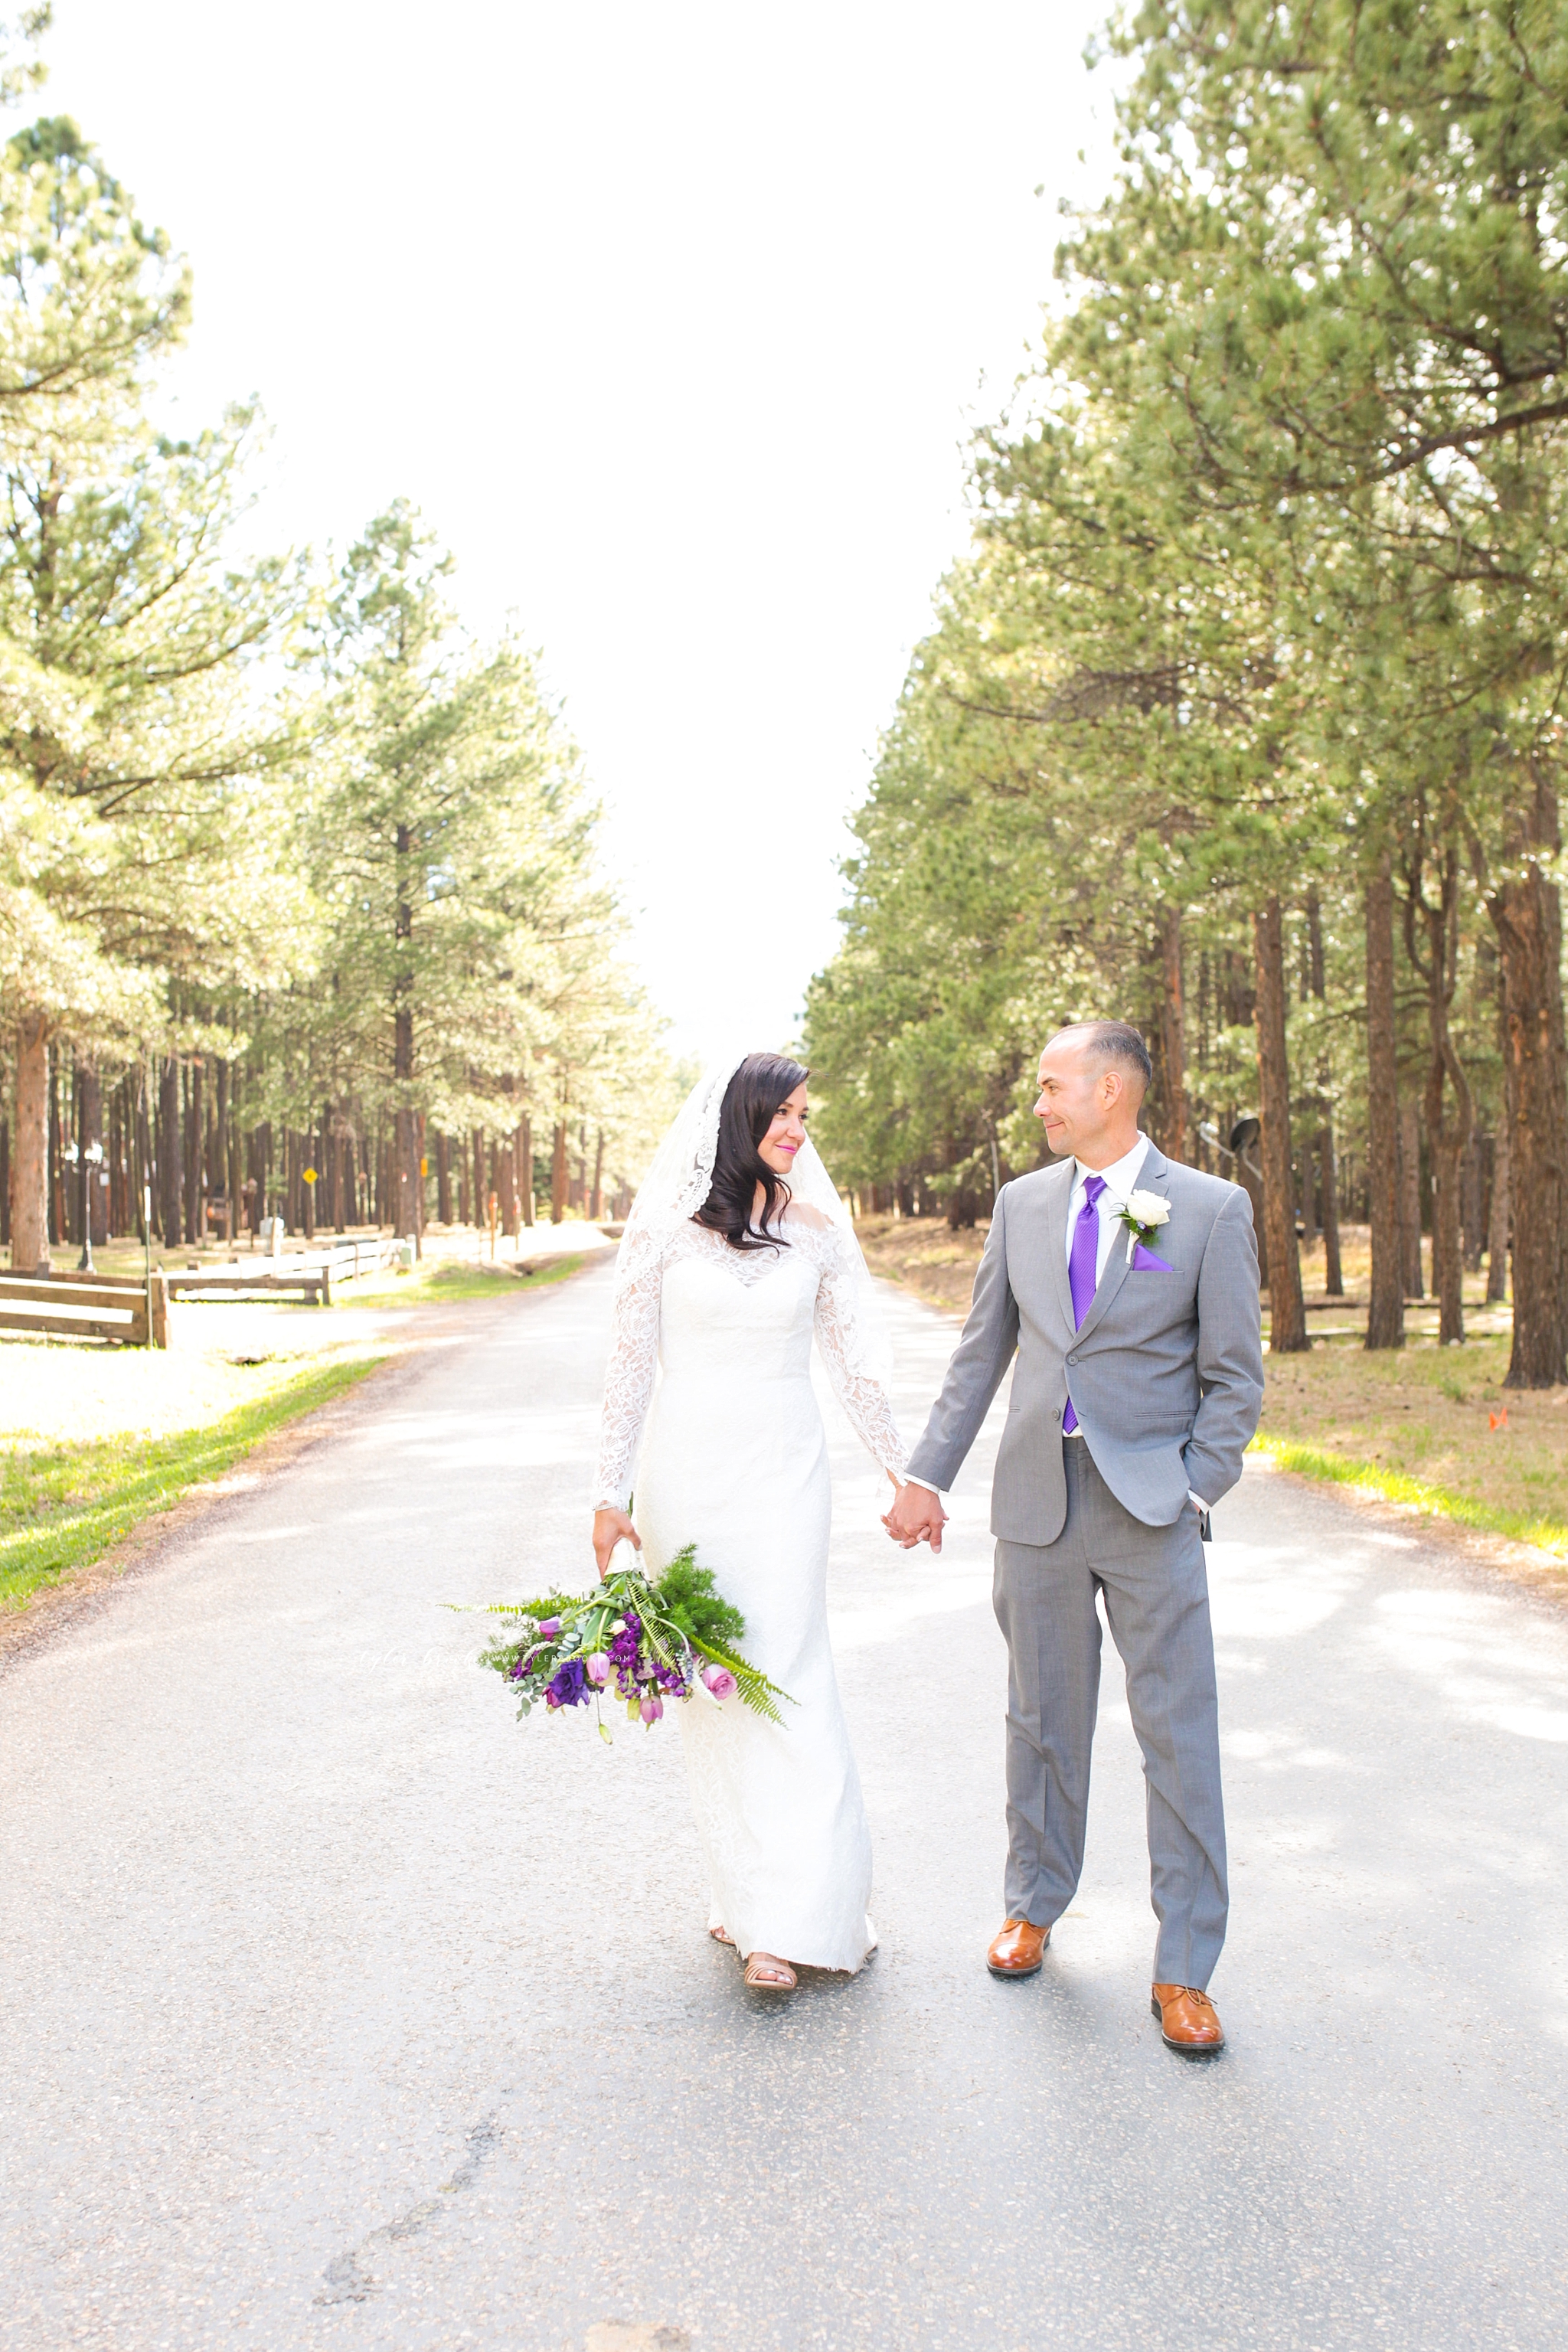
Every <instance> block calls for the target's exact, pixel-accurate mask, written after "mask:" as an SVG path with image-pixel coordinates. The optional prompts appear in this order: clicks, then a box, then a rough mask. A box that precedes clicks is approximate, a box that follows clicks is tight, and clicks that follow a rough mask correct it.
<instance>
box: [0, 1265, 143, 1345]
mask: <svg viewBox="0 0 1568 2352" xmlns="http://www.w3.org/2000/svg"><path fill="white" fill-rule="evenodd" d="M0 1331H51V1332H58V1334H60V1335H61V1336H62V1337H64V1338H67V1339H118V1340H119V1341H120V1342H121V1345H122V1346H124V1347H128V1348H147V1347H153V1348H166V1347H167V1346H168V1344H169V1291H168V1286H167V1283H166V1281H165V1279H164V1277H163V1275H162V1274H161V1273H154V1274H153V1276H152V1279H151V1280H150V1281H147V1282H125V1281H121V1280H119V1279H118V1278H117V1277H116V1276H112V1275H105V1274H50V1275H22V1274H7V1275H4V1276H0Z"/></svg>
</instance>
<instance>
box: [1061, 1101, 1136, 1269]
mask: <svg viewBox="0 0 1568 2352" xmlns="http://www.w3.org/2000/svg"><path fill="white" fill-rule="evenodd" d="M1148 1151H1149V1139H1148V1137H1147V1136H1146V1135H1140V1137H1139V1138H1138V1140H1137V1142H1136V1143H1135V1144H1134V1145H1133V1147H1132V1149H1131V1151H1126V1152H1123V1154H1122V1156H1121V1159H1120V1160H1112V1161H1111V1163H1110V1167H1109V1168H1086V1167H1085V1166H1084V1164H1083V1162H1082V1160H1075V1161H1074V1163H1073V1165H1074V1166H1075V1167H1076V1169H1077V1170H1078V1174H1077V1175H1076V1176H1075V1177H1074V1179H1073V1188H1072V1191H1071V1192H1069V1193H1068V1235H1067V1254H1068V1265H1071V1264H1072V1243H1073V1235H1074V1234H1076V1233H1077V1231H1078V1221H1079V1217H1080V1216H1081V1215H1082V1214H1083V1202H1084V1188H1085V1186H1086V1185H1087V1184H1088V1182H1089V1178H1090V1177H1091V1176H1103V1177H1104V1179H1105V1190H1104V1192H1102V1193H1101V1194H1100V1199H1099V1201H1098V1202H1097V1203H1096V1207H1097V1210H1098V1213H1099V1216H1100V1246H1099V1249H1098V1251H1097V1252H1096V1255H1095V1260H1094V1280H1095V1286H1096V1287H1097V1288H1098V1287H1099V1286H1100V1283H1101V1282H1102V1281H1103V1280H1104V1278H1105V1261H1106V1259H1107V1258H1108V1257H1109V1256H1110V1253H1111V1250H1112V1248H1113V1247H1114V1246H1115V1243H1116V1237H1117V1235H1118V1234H1121V1240H1122V1243H1123V1244H1125V1243H1126V1240H1127V1228H1126V1226H1125V1225H1124V1224H1123V1223H1121V1212H1122V1210H1123V1209H1124V1208H1125V1207H1126V1206H1127V1195H1128V1194H1129V1192H1133V1191H1135V1190H1136V1188H1137V1183H1138V1171H1139V1170H1140V1168H1142V1165H1143V1162H1144V1160H1145V1159H1146V1158H1147V1157H1148Z"/></svg>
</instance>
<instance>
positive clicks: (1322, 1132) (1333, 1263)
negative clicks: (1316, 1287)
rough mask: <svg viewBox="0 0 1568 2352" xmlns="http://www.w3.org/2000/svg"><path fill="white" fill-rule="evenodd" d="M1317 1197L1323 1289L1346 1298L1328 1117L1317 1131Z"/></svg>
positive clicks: (1337, 1187)
mask: <svg viewBox="0 0 1568 2352" xmlns="http://www.w3.org/2000/svg"><path fill="white" fill-rule="evenodd" d="M1318 1182H1319V1193H1318V1197H1319V1199H1320V1200H1321V1202H1322V1210H1323V1288H1324V1291H1325V1292H1326V1293H1327V1295H1328V1297H1331V1298H1342V1297H1344V1295H1345V1276H1344V1268H1343V1267H1342V1265H1341V1263H1340V1179H1339V1171H1338V1169H1337V1168H1336V1167H1335V1165H1334V1130H1333V1129H1332V1127H1331V1125H1330V1123H1329V1120H1328V1118H1327V1117H1326V1116H1325V1118H1324V1120H1323V1124H1322V1126H1321V1128H1320V1129H1318Z"/></svg>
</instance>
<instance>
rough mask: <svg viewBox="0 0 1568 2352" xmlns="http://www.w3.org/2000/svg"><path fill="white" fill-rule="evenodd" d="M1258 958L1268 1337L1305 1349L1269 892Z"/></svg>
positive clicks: (1280, 1352) (1279, 960) (1276, 1348)
mask: <svg viewBox="0 0 1568 2352" xmlns="http://www.w3.org/2000/svg"><path fill="white" fill-rule="evenodd" d="M1252 935H1253V946H1254V950H1255V952H1256V960H1257V966H1258V1000H1257V1016H1256V1017H1257V1023H1258V1114H1259V1118H1260V1119H1261V1121H1262V1127H1263V1134H1262V1138H1261V1139H1260V1142H1259V1145H1258V1150H1259V1155H1260V1157H1261V1159H1262V1162H1263V1219H1264V1223H1265V1226H1266V1228H1267V1230H1268V1345H1269V1348H1270V1349H1271V1351H1272V1352H1273V1353H1274V1354H1275V1355H1277V1356H1289V1355H1299V1354H1300V1351H1301V1350H1302V1349H1304V1348H1308V1347H1310V1345H1311V1342H1310V1340H1309V1339H1308V1337H1307V1315H1306V1309H1305V1307H1304V1306H1303V1304H1302V1299H1301V1262H1300V1257H1299V1255H1297V1249H1296V1187H1295V1183H1294V1181H1293V1180H1292V1177H1291V1171H1290V1069H1289V1060H1288V1058H1287V1054H1286V1047H1285V954H1284V925H1283V923H1282V921H1281V919H1280V913H1279V899H1278V898H1270V899H1269V900H1268V904H1267V906H1266V907H1264V908H1263V909H1262V910H1261V912H1260V913H1258V914H1256V915H1254V917H1253V919H1252Z"/></svg>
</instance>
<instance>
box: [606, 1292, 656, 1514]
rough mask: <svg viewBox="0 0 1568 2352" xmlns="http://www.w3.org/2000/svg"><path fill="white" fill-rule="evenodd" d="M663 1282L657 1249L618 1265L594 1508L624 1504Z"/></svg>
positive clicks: (650, 1377) (651, 1369)
mask: <svg viewBox="0 0 1568 2352" xmlns="http://www.w3.org/2000/svg"><path fill="white" fill-rule="evenodd" d="M663 1287H664V1262H663V1255H662V1253H661V1252H660V1251H658V1250H656V1249H648V1248H645V1249H644V1250H643V1251H641V1252H639V1253H638V1257H637V1263H636V1264H634V1265H623V1266H622V1268H621V1270H620V1277H619V1280H618V1281H617V1283H616V1304H615V1308H614V1311H613V1314H612V1316H611V1320H610V1355H609V1361H608V1363H607V1364H606V1365H605V1403H604V1410H603V1413H602V1415H601V1418H600V1423H599V1466H598V1470H597V1472H596V1473H595V1480H594V1508H595V1510H596V1511H597V1510H602V1509H605V1508H606V1507H611V1506H614V1507H616V1509H619V1510H623V1511H624V1510H625V1509H626V1505H627V1503H628V1502H629V1501H630V1499H631V1486H632V1472H633V1470H634V1469H635V1468H636V1466H637V1447H638V1445H639V1444H641V1442H642V1433H643V1423H644V1422H645V1421H646V1420H647V1409H648V1402H649V1400H650V1399H651V1397H652V1395H653V1381H654V1374H655V1372H656V1371H657V1370H658V1307H659V1297H660V1293H661V1292H662V1290H663Z"/></svg>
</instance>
